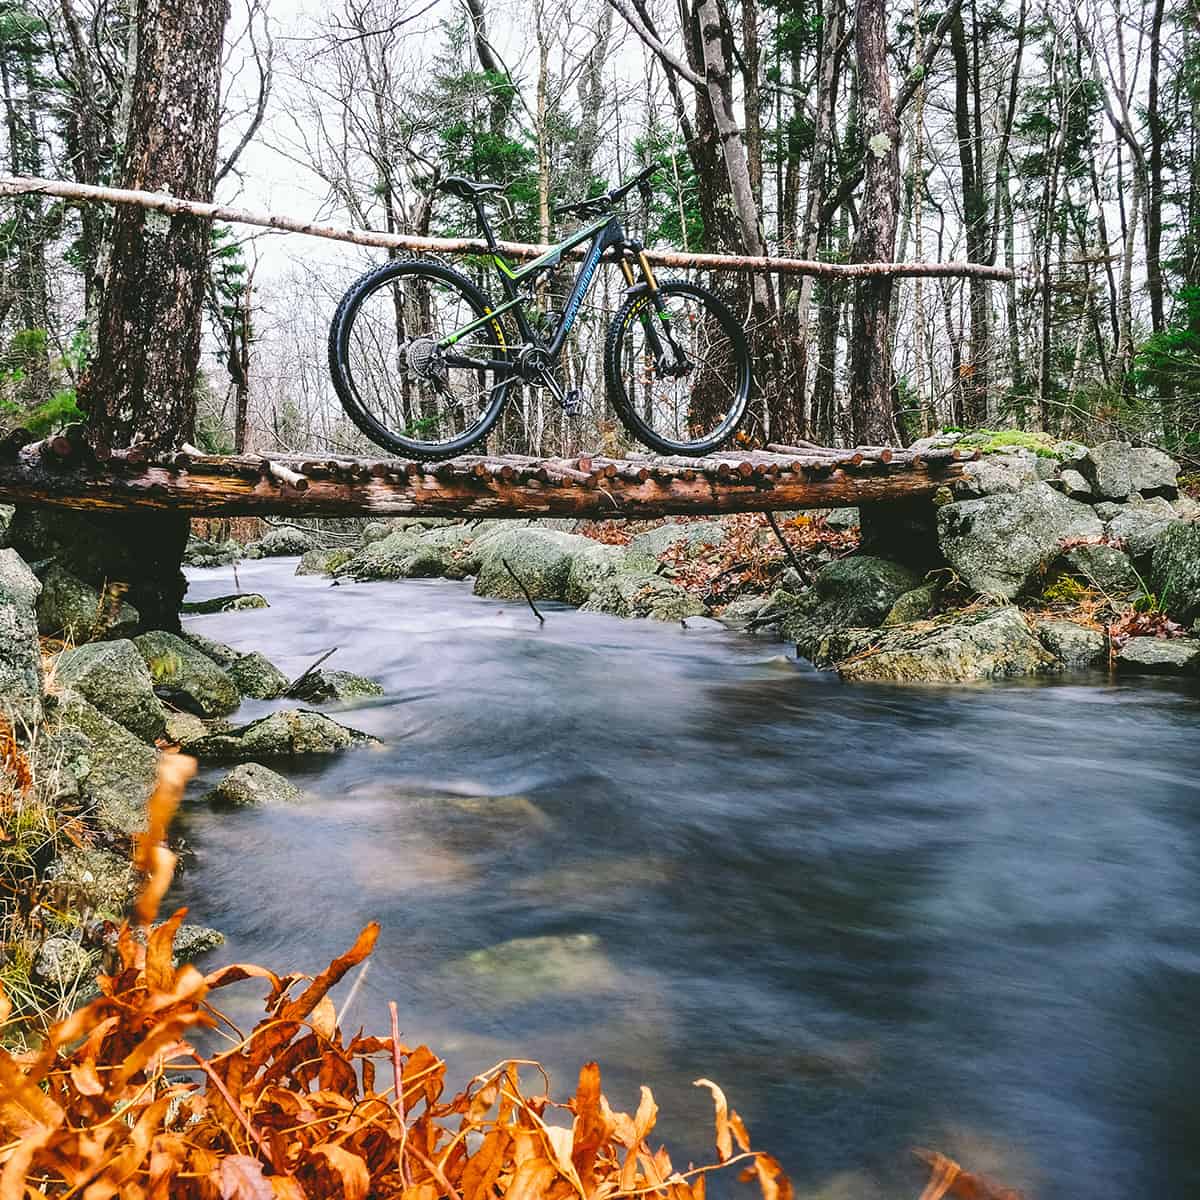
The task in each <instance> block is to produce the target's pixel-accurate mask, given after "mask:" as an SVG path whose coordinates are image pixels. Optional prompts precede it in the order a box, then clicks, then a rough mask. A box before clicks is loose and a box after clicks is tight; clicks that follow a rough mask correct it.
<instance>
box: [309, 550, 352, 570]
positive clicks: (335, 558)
mask: <svg viewBox="0 0 1200 1200" xmlns="http://www.w3.org/2000/svg"><path fill="white" fill-rule="evenodd" d="M353 557H354V551H353V550H350V549H346V548H342V549H340V550H305V552H304V553H303V554H302V555H301V556H300V561H299V562H298V563H297V564H296V574H297V575H332V574H333V573H334V572H335V571H337V569H338V568H339V567H344V566H345V565H346V564H347V563H348V562H349V561H350V560H351V559H352V558H353Z"/></svg>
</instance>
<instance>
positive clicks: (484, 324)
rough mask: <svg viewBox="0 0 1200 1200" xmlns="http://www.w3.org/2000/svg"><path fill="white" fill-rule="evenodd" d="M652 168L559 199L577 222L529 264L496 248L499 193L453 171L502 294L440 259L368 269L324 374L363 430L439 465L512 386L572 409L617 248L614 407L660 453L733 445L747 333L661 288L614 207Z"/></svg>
mask: <svg viewBox="0 0 1200 1200" xmlns="http://www.w3.org/2000/svg"><path fill="white" fill-rule="evenodd" d="M656 169H657V168H655V167H648V168H647V169H646V170H644V171H642V172H641V174H639V175H638V176H636V177H635V178H634V179H631V180H629V181H628V182H627V183H624V184H621V185H620V186H618V187H615V188H612V189H611V190H610V191H607V192H605V193H604V194H603V195H600V196H593V197H589V198H588V199H586V200H579V201H574V202H572V203H568V204H559V205H557V206H556V207H555V209H554V213H555V215H556V216H564V215H566V216H571V217H576V218H579V219H580V220H581V221H582V224H581V226H580V227H579V228H578V229H577V230H576V231H575V232H574V233H573V234H571V236H570V237H568V238H566V239H565V240H564V241H562V242H559V243H558V244H557V245H555V246H553V247H552V248H551V249H549V250H547V251H546V253H544V254H542V255H541V256H540V257H538V258H535V259H534V260H533V261H532V262H530V263H527V264H525V265H524V266H521V267H519V268H518V267H514V266H513V265H512V264H510V263H509V262H508V261H506V259H505V258H504V256H503V255H502V254H501V253H500V250H499V246H498V244H497V241H496V237H495V234H494V232H493V230H492V226H491V223H490V222H489V221H488V217H487V214H486V212H485V211H484V197H485V196H487V195H489V194H491V193H495V192H502V191H503V190H504V189H503V187H502V186H501V185H499V184H494V183H478V182H475V181H473V180H470V179H464V178H462V177H461V176H457V175H452V176H450V177H448V178H447V179H445V180H443V181H442V183H441V184H440V185H439V187H440V189H441V190H442V191H443V192H446V193H448V194H450V195H451V196H455V197H457V198H459V199H461V200H464V201H467V202H469V203H470V204H472V205H473V206H474V209H475V216H476V219H477V221H478V224H479V228H480V230H481V231H482V233H483V236H484V238H485V239H486V242H487V245H488V247H489V250H490V255H489V256H488V257H490V259H491V261H492V263H493V264H494V265H495V268H496V273H497V274H498V276H499V280H500V286H501V289H502V291H503V295H504V299H503V301H502V302H501V303H499V304H497V303H494V302H493V301H492V300H491V299H490V298H489V297H488V296H486V295H485V294H484V292H483V291H482V290H481V289H480V288H479V287H478V286H477V285H476V284H475V282H473V281H472V280H471V279H470V278H469V277H468V276H467V275H465V274H463V273H462V272H460V271H457V270H455V269H453V268H452V267H449V266H446V265H445V264H444V263H441V262H438V261H436V260H434V259H426V258H409V259H401V260H397V261H395V262H390V263H388V264H387V265H385V266H382V267H378V268H375V269H374V270H371V271H369V272H368V273H367V274H365V275H364V276H362V278H361V279H359V280H358V281H357V282H356V283H354V284H353V285H352V286H351V287H350V289H349V291H347V292H346V294H345V296H343V297H342V300H341V303H340V304H339V305H338V309H337V312H336V314H335V315H334V318H333V323H332V325H331V326H330V330H329V369H330V372H331V374H332V376H333V383H334V387H335V389H336V391H337V394H338V398H339V399H340V400H341V402H342V407H343V408H344V409H345V410H346V413H347V415H348V416H349V417H350V419H351V420H352V421H353V422H354V423H355V425H357V426H358V428H359V429H361V430H362V432H363V433H365V434H366V436H367V437H369V438H370V439H371V440H372V441H373V442H376V443H377V444H378V445H380V446H384V447H386V448H387V449H389V450H392V451H395V452H399V453H402V454H405V455H408V456H410V457H412V458H418V459H436V458H449V457H453V456H454V455H456V454H462V453H463V452H464V451H466V450H468V449H469V448H470V447H472V446H474V445H476V444H478V443H479V442H481V441H483V440H484V438H486V437H487V435H488V432H489V431H490V430H491V429H492V427H493V426H494V425H495V424H496V422H497V420H498V419H499V418H500V414H501V412H502V410H503V409H504V405H505V402H506V401H507V400H508V398H509V393H510V389H511V388H512V387H513V385H514V384H515V385H517V387H520V386H521V385H528V386H532V387H540V388H545V389H546V390H547V391H548V392H549V393H550V394H551V395H553V396H554V398H555V399H556V400H557V401H558V402H559V404H561V405H562V407H563V409H564V410H565V411H566V412H567V413H568V414H571V415H574V413H575V412H577V411H578V409H579V407H580V404H581V401H582V397H581V394H580V391H579V389H575V388H572V389H564V388H563V386H562V384H561V383H560V382H559V378H558V375H557V372H556V367H557V366H558V363H559V361H560V357H561V355H562V353H563V348H564V346H565V345H566V343H567V336H568V334H569V333H570V332H571V328H572V326H573V325H574V324H575V321H576V318H577V317H578V315H579V311H580V307H581V305H582V304H583V302H584V299H585V297H586V296H587V294H588V292H589V290H590V288H591V287H592V284H593V281H594V279H595V276H596V271H597V268H598V266H599V264H600V262H601V260H602V259H604V258H605V257H606V256H607V258H608V259H609V260H610V261H615V262H616V263H617V264H618V265H619V266H620V268H621V271H622V273H623V275H624V280H625V285H626V286H625V292H624V300H623V303H622V304H621V307H620V309H619V310H618V311H617V314H616V316H615V318H614V319H613V321H612V324H611V325H610V326H609V329H608V332H607V337H606V339H605V345H604V378H605V386H606V391H607V394H608V396H609V399H610V400H611V402H612V405H613V407H614V409H615V410H616V412H617V415H618V416H619V417H620V419H621V420H622V422H623V423H624V424H625V426H626V427H627V428H628V430H629V431H630V433H632V434H633V435H634V436H635V437H636V438H638V439H639V440H640V441H641V442H643V443H644V444H645V445H647V446H649V447H650V448H651V449H653V450H657V451H659V452H660V453H663V454H683V455H703V454H707V453H709V452H710V451H712V450H715V449H717V448H718V447H720V446H721V445H723V444H724V443H726V442H727V441H728V440H729V439H730V438H731V437H732V436H733V435H734V433H735V432H736V431H737V428H738V424H739V423H740V421H741V420H742V417H743V416H744V414H745V411H746V405H747V402H748V401H749V397H750V389H751V369H750V352H749V349H748V347H747V344H746V336H745V333H744V331H743V329H742V327H741V325H740V324H739V323H738V321H737V320H736V318H735V317H734V315H733V313H732V312H731V311H730V310H729V308H728V306H727V305H726V304H725V303H724V302H723V301H722V300H720V299H719V298H718V297H717V296H714V295H713V294H712V293H711V292H709V291H707V290H706V289H705V288H702V287H699V286H697V285H696V284H694V283H689V282H685V281H683V280H671V281H662V282H660V281H659V280H658V279H657V278H656V276H655V274H654V271H653V270H652V268H651V266H650V263H649V261H648V260H647V258H646V253H645V250H644V248H643V247H642V245H641V244H640V243H639V242H636V241H634V240H632V239H630V238H629V237H628V236H627V235H626V233H625V230H624V227H623V226H622V223H621V219H620V217H619V215H618V214H617V212H616V211H615V209H616V206H617V205H618V204H619V203H620V202H621V201H622V200H623V199H624V198H625V196H626V195H628V193H629V192H630V191H632V190H633V189H634V188H635V187H636V188H639V189H640V190H641V194H642V196H643V199H645V200H647V201H648V200H649V198H650V195H651V191H650V179H651V177H652V176H653V175H654V173H655V171H656ZM585 242H586V243H589V244H588V247H587V249H586V251H585V252H584V255H583V262H582V265H581V266H580V268H579V271H578V273H577V274H576V276H575V279H574V282H573V283H572V284H571V288H570V291H569V293H568V294H567V297H566V301H565V304H564V305H563V308H562V312H561V313H555V312H548V311H539V310H537V309H536V308H535V307H533V304H534V300H535V293H536V289H537V284H538V281H539V280H540V279H543V278H544V277H545V273H546V272H552V271H554V270H555V269H556V268H558V267H559V265H560V264H561V262H562V259H563V257H564V255H566V254H567V253H568V252H570V251H571V250H573V249H575V248H576V247H577V246H581V245H582V244H583V243H585ZM635 265H636V266H637V268H638V270H639V272H640V276H641V278H640V280H639V279H638V278H636V277H635V274H634V266H635Z"/></svg>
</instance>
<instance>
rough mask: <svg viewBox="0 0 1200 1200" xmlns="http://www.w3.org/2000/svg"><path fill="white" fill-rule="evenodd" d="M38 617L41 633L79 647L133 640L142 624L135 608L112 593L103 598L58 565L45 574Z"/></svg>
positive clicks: (44, 572)
mask: <svg viewBox="0 0 1200 1200" xmlns="http://www.w3.org/2000/svg"><path fill="white" fill-rule="evenodd" d="M37 615H38V630H39V631H40V632H41V633H44V634H46V635H48V636H51V637H61V638H64V639H66V640H68V641H72V642H76V643H79V642H88V641H91V640H92V639H93V638H127V637H132V636H133V634H135V633H136V632H137V627H138V622H139V621H140V620H141V618H140V617H139V616H138V611H137V609H136V608H134V607H133V605H131V604H126V603H125V601H124V600H122V599H121V598H120V596H117V595H114V594H112V593H111V592H108V593H107V594H101V592H100V590H99V589H98V588H94V587H92V586H91V584H88V583H84V582H83V580H82V579H79V578H78V577H77V576H75V575H72V574H71V572H70V571H68V570H67V569H66V567H64V566H62V564H61V563H58V562H52V563H51V564H50V565H49V566H48V567H47V568H46V570H45V571H43V572H42V594H41V595H40V596H39V597H38V602H37Z"/></svg>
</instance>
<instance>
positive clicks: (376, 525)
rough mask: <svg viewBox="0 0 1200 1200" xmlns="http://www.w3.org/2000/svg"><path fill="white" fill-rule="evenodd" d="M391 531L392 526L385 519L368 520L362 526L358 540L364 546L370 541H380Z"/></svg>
mask: <svg viewBox="0 0 1200 1200" xmlns="http://www.w3.org/2000/svg"><path fill="white" fill-rule="evenodd" d="M391 533H392V526H391V525H389V524H388V523H387V522H386V521H368V522H367V524H366V525H364V526H363V530H362V534H361V535H360V540H361V541H362V544H363V545H364V546H369V545H370V544H371V543H372V542H382V541H383V539H384V538H385V537H387V536H388V535H389V534H391Z"/></svg>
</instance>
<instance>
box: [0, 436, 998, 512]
mask: <svg viewBox="0 0 1200 1200" xmlns="http://www.w3.org/2000/svg"><path fill="white" fill-rule="evenodd" d="M783 449H784V448H779V450H783ZM972 457H974V456H973V455H972V454H968V453H966V452H959V451H953V450H943V451H930V452H927V453H924V454H913V453H911V452H909V451H903V450H890V449H886V448H879V447H863V448H859V449H855V450H820V451H810V450H808V449H805V448H801V447H795V448H787V452H778V451H777V452H767V451H752V450H747V451H729V452H724V453H721V454H715V455H711V456H709V457H708V458H701V459H685V458H671V459H663V458H655V457H652V456H649V455H647V456H639V457H636V458H633V459H630V460H610V459H603V458H598V457H593V456H587V455H584V456H581V457H579V458H576V459H569V460H565V459H551V460H539V459H532V458H527V457H522V456H518V455H512V456H468V457H463V458H458V459H453V460H451V461H449V462H443V463H415V462H410V461H408V460H403V459H356V458H345V457H332V456H327V455H319V454H314V455H310V456H304V457H302V456H271V457H270V459H266V458H263V457H260V456H258V455H245V456H237V457H234V456H225V455H222V456H218V455H204V454H201V453H200V452H199V451H197V450H196V449H195V448H194V447H190V446H189V447H185V449H184V450H182V451H179V452H178V453H176V454H174V455H172V456H170V458H169V460H166V461H146V460H144V459H143V458H142V457H141V456H139V455H132V454H131V455H128V456H124V457H118V456H115V455H114V456H110V457H109V458H108V459H106V460H105V461H103V462H97V461H94V460H93V459H91V458H90V457H89V456H88V454H87V451H86V448H79V447H76V446H74V445H72V444H71V443H70V442H69V441H68V440H67V439H54V440H52V441H50V442H40V443H35V444H33V445H29V446H25V447H23V448H20V449H18V450H16V451H11V450H10V452H9V453H8V454H7V455H4V454H2V453H0V501H6V502H10V503H19V504H33V505H50V506H54V507H60V508H72V509H83V510H91V511H93V512H129V511H141V512H147V511H154V510H158V511H167V512H178V513H186V514H188V515H191V516H266V515H289V516H293V517H305V516H309V517H317V516H380V517H386V516H426V517H455V516H462V517H514V518H516V517H586V518H590V519H593V520H603V519H612V518H618V517H629V518H640V517H660V516H670V515H678V514H696V515H699V514H704V513H709V514H713V513H732V512H762V511H766V510H771V509H776V510H782V509H803V508H836V507H844V506H847V505H861V504H876V503H884V502H889V501H898V500H917V499H921V498H923V497H928V496H931V495H932V494H933V493H934V492H935V491H937V489H938V488H940V487H942V486H943V485H944V484H947V483H950V482H952V481H953V480H955V479H957V478H958V477H959V476H960V474H961V469H962V468H961V464H962V462H963V461H965V460H967V459H969V458H972Z"/></svg>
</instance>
